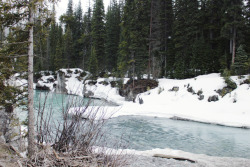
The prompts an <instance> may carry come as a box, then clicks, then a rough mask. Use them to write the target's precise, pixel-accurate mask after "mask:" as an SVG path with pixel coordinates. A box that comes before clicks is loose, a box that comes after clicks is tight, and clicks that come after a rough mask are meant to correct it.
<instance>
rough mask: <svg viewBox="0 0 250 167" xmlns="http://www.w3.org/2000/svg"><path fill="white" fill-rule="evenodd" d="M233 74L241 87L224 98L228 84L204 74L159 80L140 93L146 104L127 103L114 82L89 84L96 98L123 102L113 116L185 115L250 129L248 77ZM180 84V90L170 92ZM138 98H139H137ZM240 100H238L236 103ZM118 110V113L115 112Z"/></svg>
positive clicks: (89, 88)
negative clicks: (112, 83)
mask: <svg viewBox="0 0 250 167" xmlns="http://www.w3.org/2000/svg"><path fill="white" fill-rule="evenodd" d="M247 77H248V76H245V78H243V79H238V77H231V79H232V80H233V81H235V82H236V84H237V86H238V87H237V89H235V90H234V91H232V92H231V93H229V94H227V95H226V96H224V97H221V96H220V95H219V94H218V93H217V92H216V91H217V90H219V89H222V88H223V87H225V86H226V84H225V82H224V79H223V78H222V77H220V75H219V74H217V73H216V74H209V75H202V76H198V77H195V78H192V79H184V80H176V79H159V86H158V87H157V88H155V89H152V90H149V91H147V92H145V93H142V94H140V95H138V96H137V97H140V98H142V99H143V101H144V103H143V104H142V105H140V104H138V102H137V103H132V102H126V101H125V100H124V98H123V97H121V96H119V94H118V90H117V89H116V88H111V87H110V85H107V86H105V85H102V84H99V83H98V82H97V84H96V85H92V86H86V90H91V91H92V92H93V93H94V95H93V97H98V98H106V99H108V100H111V101H113V102H115V103H118V104H120V105H121V106H119V107H113V106H112V107H108V108H107V112H110V113H112V114H110V115H112V117H117V116H121V115H142V116H153V117H165V118H178V119H179V118H183V119H188V120H192V121H198V122H203V123H211V124H219V125H225V126H232V127H245V128H250V105H249V101H250V85H249V84H241V83H242V81H243V80H244V79H247ZM173 87H179V90H178V91H170V89H172V88H173ZM190 87H192V89H193V91H194V92H195V93H197V92H198V91H202V92H203V93H202V95H204V99H203V100H199V99H198V98H199V96H198V95H197V94H194V93H190V92H188V91H187V89H188V88H190ZM213 95H217V96H218V99H219V101H216V102H208V98H209V97H210V96H213ZM137 99H138V98H137ZM235 100H236V103H234V102H235ZM114 110H116V111H117V112H116V113H115V114H113V112H114Z"/></svg>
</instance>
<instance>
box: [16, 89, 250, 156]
mask: <svg viewBox="0 0 250 167" xmlns="http://www.w3.org/2000/svg"><path fill="white" fill-rule="evenodd" d="M46 96H47V104H46V107H45V110H46V111H49V110H51V108H53V111H54V114H53V119H58V120H60V119H61V114H60V111H61V110H62V106H64V107H66V108H67V104H69V103H70V104H72V105H73V106H82V105H84V104H86V103H87V102H88V100H89V99H87V98H85V99H84V100H83V98H81V97H78V96H73V95H65V94H56V93H49V94H48V95H47V92H41V91H35V96H34V97H35V107H36V108H39V104H40V107H41V106H43V104H44V101H45V99H46ZM39 99H40V100H39ZM73 102H74V104H73ZM91 105H97V106H100V105H104V106H107V105H110V104H108V103H107V102H103V101H101V100H97V99H94V100H92V101H91ZM25 115H26V113H24V112H21V114H20V118H22V119H23V118H25ZM104 130H106V131H105V133H106V136H107V138H108V140H107V141H111V143H112V144H113V142H114V141H117V140H119V141H120V142H121V143H122V145H126V148H128V149H135V150H151V149H154V148H160V149H164V148H171V149H174V150H182V151H186V152H191V153H197V154H206V155H211V156H222V157H242V158H248V159H250V151H249V150H250V129H240V128H232V127H224V126H218V125H211V124H202V123H197V122H189V121H178V120H171V119H167V118H157V117H143V116H120V117H117V118H112V119H109V120H108V122H107V124H106V125H105V127H104ZM112 144H108V146H110V147H111V146H112Z"/></svg>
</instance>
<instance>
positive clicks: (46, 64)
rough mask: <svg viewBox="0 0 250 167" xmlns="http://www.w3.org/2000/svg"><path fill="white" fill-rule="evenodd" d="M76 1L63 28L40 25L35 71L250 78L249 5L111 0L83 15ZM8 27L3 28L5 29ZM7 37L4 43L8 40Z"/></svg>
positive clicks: (98, 0)
mask: <svg viewBox="0 0 250 167" xmlns="http://www.w3.org/2000/svg"><path fill="white" fill-rule="evenodd" d="M73 6H74V5H73V2H72V0H69V1H68V8H67V11H66V13H65V14H64V15H62V16H61V17H60V21H59V22H57V21H56V18H55V10H54V8H53V11H52V13H54V14H52V18H51V19H50V20H51V22H50V25H49V26H47V27H46V28H45V27H44V25H42V23H41V22H39V21H37V22H36V26H35V31H37V32H39V33H37V35H36V36H35V43H36V44H35V53H36V55H37V57H36V58H35V69H36V71H41V70H52V71H56V70H58V69H59V68H73V67H80V68H83V69H84V70H88V71H90V72H91V73H93V74H98V73H99V72H102V71H109V72H112V73H114V74H115V75H117V76H124V75H125V74H127V75H128V76H129V77H132V76H137V77H138V78H140V77H141V76H142V74H148V76H149V74H150V75H151V76H153V77H154V78H159V77H170V78H188V77H194V76H197V75H201V74H206V73H212V72H222V71H223V70H225V69H229V70H231V72H232V73H236V74H245V73H249V66H250V59H249V55H250V14H249V13H250V2H249V0H247V1H243V0H189V1H186V0H175V1H173V0H125V1H122V0H120V1H119V2H117V1H116V0H113V1H112V2H111V3H110V6H109V7H108V10H107V11H106V12H105V11H104V5H103V0H95V1H94V6H93V7H91V6H90V5H89V8H88V10H87V12H86V13H83V10H82V8H81V3H80V1H79V4H78V5H77V7H76V8H75V9H73ZM1 28H2V27H1ZM2 36H3V33H1V36H0V37H1V40H2V39H3V37H2Z"/></svg>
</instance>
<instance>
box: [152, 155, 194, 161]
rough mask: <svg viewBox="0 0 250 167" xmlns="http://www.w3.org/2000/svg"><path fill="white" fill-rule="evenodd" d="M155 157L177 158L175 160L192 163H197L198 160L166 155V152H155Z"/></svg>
mask: <svg viewBox="0 0 250 167" xmlns="http://www.w3.org/2000/svg"><path fill="white" fill-rule="evenodd" d="M153 157H158V158H167V159H175V160H178V161H189V162H191V163H196V161H194V160H191V159H188V158H184V157H178V156H172V155H165V154H154V155H153Z"/></svg>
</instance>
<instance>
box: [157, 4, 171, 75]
mask: <svg viewBox="0 0 250 167" xmlns="http://www.w3.org/2000/svg"><path fill="white" fill-rule="evenodd" d="M160 4H161V7H160V14H159V17H160V39H159V41H160V54H161V55H162V66H161V68H162V73H161V76H169V77H173V70H174V62H175V54H174V46H173V22H174V13H173V3H172V0H164V1H161V3H160ZM156 10H157V9H156Z"/></svg>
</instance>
